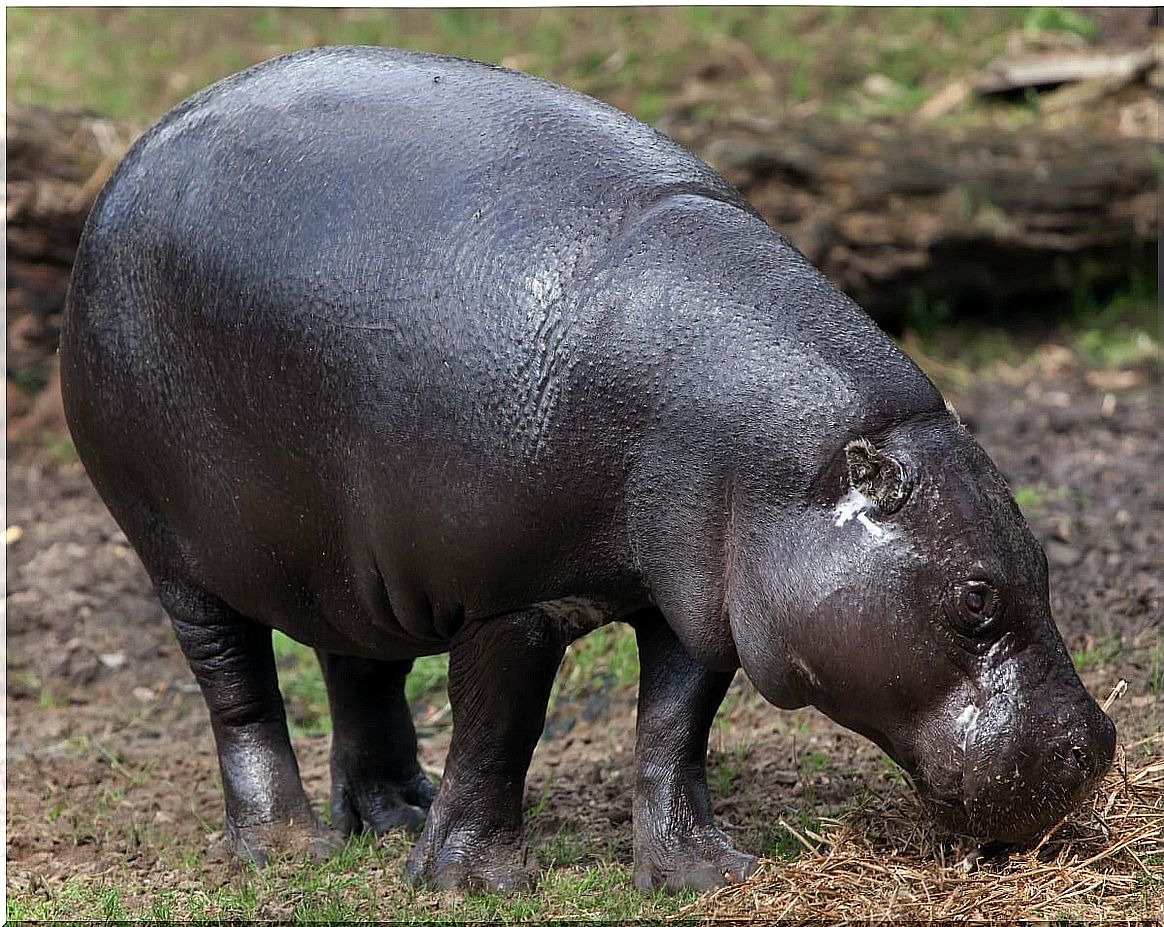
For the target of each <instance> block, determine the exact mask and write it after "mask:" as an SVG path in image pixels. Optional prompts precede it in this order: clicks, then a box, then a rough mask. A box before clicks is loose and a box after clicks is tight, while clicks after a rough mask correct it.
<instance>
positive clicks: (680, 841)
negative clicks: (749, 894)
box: [632, 611, 757, 891]
mask: <svg viewBox="0 0 1164 927" xmlns="http://www.w3.org/2000/svg"><path fill="white" fill-rule="evenodd" d="M632 624H633V625H634V628H635V634H636V637H637V640H638V646H639V666H640V679H639V710H638V723H637V732H636V745H635V761H636V765H637V768H636V772H635V793H634V860H635V865H634V881H635V887H636V888H638V889H639V890H640V891H651V890H653V889H656V888H660V887H662V888H665V889H667V890H668V891H678V890H680V889H684V888H693V889H695V890H696V891H710V890H711V889H715V888H719V887H721V886H723V885H724V884H725V883H727V882H728V881H743V880H744V879H746V878H747V877H748V876H750V875H751V874H752V873H753V872H755V870H756V866H757V860H756V858H755V857H754V856H749V855H747V854H745V853H741V852H739V851H737V850H736V849H735V848H734V847H733V846H732V844H731V841H729V840H728V838H727V837H725V836H724V834H723V833H722V832H721V831H720V830H718V829H717V828H716V827H715V825H714V823H713V822H712V816H711V799H710V796H709V795H708V791H707V769H706V762H707V737H708V732H709V731H710V729H711V722H712V720H713V719H714V718H715V713H716V711H717V710H718V708H719V706H720V703H721V702H722V701H723V698H724V695H726V694H727V689H728V686H729V685H730V683H731V680H732V674H731V673H715V672H712V671H710V670H707V669H704V668H703V667H702V666H700V665H699V664H698V663H697V662H696V661H695V660H694V659H693V658H692V657H691V655H690V654H689V653H688V652H687V650H686V649H685V648H684V647H683V645H682V644H681V643H680V642H679V639H678V638H677V637H676V636H675V634H674V632H673V631H672V630H671V628H670V627H669V626H668V625H667V623H666V621H665V620H664V618H663V616H662V615H661V614H659V613H658V612H654V611H653V612H650V613H647V614H644V615H639V616H636V618H635V620H633V621H632Z"/></svg>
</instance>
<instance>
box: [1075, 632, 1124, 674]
mask: <svg viewBox="0 0 1164 927" xmlns="http://www.w3.org/2000/svg"><path fill="white" fill-rule="evenodd" d="M1123 651H1124V645H1123V641H1122V640H1121V639H1120V637H1119V635H1118V634H1110V635H1107V636H1106V637H1101V638H1097V639H1096V640H1094V641H1090V642H1089V643H1088V645H1087V646H1086V647H1085V648H1083V649H1082V650H1076V651H1075V652H1074V653H1072V654H1071V662H1072V663H1074V664H1075V669H1077V670H1080V671H1082V670H1086V669H1093V668H1095V667H1099V666H1109V665H1111V664H1112V663H1115V662H1116V660H1118V659H1119V658H1120V655H1121V654H1122V653H1123Z"/></svg>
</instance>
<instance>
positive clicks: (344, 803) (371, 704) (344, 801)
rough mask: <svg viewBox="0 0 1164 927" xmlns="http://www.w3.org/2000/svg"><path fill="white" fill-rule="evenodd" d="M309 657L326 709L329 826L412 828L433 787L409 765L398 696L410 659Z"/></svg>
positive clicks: (407, 730) (412, 755) (408, 722)
mask: <svg viewBox="0 0 1164 927" xmlns="http://www.w3.org/2000/svg"><path fill="white" fill-rule="evenodd" d="M317 655H318V657H319V664H320V666H321V667H322V669H323V678H324V681H325V682H326V684H327V695H328V702H329V704H330V706H331V724H332V739H331V824H332V826H333V827H335V828H337V829H338V830H340V831H342V832H343V833H345V834H353V833H356V834H358V833H361V832H362V831H363V830H364V829H365V828H368V829H370V830H371V831H372V832H373V833H376V834H382V833H384V832H386V831H388V830H392V829H393V828H404V829H406V830H413V831H417V830H420V828H421V826H422V825H423V824H424V820H425V812H426V811H427V810H428V807H429V806H430V805H431V804H432V800H433V797H434V796H435V794H436V790H435V789H434V788H433V786H432V784H431V783H430V782H429V781H428V779H427V778H425V775H424V773H423V772H422V771H421V769H420V765H419V764H418V763H417V759H416V730H415V728H414V727H413V724H412V712H411V711H410V710H409V707H408V702H407V700H406V699H405V697H404V680H405V678H406V677H407V676H408V672H409V670H411V669H412V661H411V660H401V661H382V660H369V659H364V658H361V657H348V656H340V655H337V654H329V653H324V652H322V651H319V652H318V653H317Z"/></svg>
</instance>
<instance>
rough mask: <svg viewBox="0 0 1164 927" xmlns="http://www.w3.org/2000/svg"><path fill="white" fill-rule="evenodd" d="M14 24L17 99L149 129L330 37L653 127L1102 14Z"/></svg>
mask: <svg viewBox="0 0 1164 927" xmlns="http://www.w3.org/2000/svg"><path fill="white" fill-rule="evenodd" d="M7 25H8V29H7V51H8V64H9V67H8V96H9V99H10V100H12V101H14V102H17V103H35V104H40V105H45V106H52V107H67V108H73V109H76V108H81V109H90V110H95V111H98V112H101V113H104V114H106V115H109V116H112V117H114V118H122V119H131V120H137V121H140V122H143V123H144V122H151V121H153V120H154V119H156V118H157V117H158V116H160V115H161V114H162V113H163V112H164V111H165V110H167V109H169V108H170V107H171V106H173V105H174V104H175V103H177V102H178V101H180V100H181V99H183V98H185V97H186V96H188V95H189V94H190V93H192V92H193V91H195V90H197V89H199V88H200V87H203V86H205V85H206V84H208V83H211V82H212V81H214V80H217V79H219V78H221V77H224V76H226V75H227V74H229V73H232V72H233V71H236V70H238V69H240V68H242V67H244V66H246V65H249V64H253V63H255V62H258V61H261V60H264V59H266V58H270V57H273V56H275V55H277V54H280V53H283V52H287V51H291V50H294V49H298V48H304V47H309V46H313V45H327V44H356V45H389V46H395V47H400V48H412V49H421V50H426V51H432V52H439V53H443V54H452V55H459V56H463V57H468V58H476V59H479V60H484V61H491V62H497V63H504V64H506V65H509V66H512V67H516V68H518V69H521V70H525V71H528V72H530V73H533V74H536V75H538V76H541V77H546V78H549V79H551V80H556V81H559V82H561V83H566V84H569V85H571V86H574V87H577V88H578V89H580V90H583V91H585V92H588V93H591V94H593V95H595V96H598V97H601V98H604V99H609V100H610V101H611V102H614V103H615V104H616V105H618V106H621V107H622V108H624V109H626V110H628V111H631V112H634V113H635V114H636V115H638V116H640V117H643V118H646V119H648V120H650V119H652V118H657V117H658V116H659V115H661V113H662V112H663V111H665V109H666V108H667V106H668V105H669V102H670V100H671V99H672V98H673V97H675V96H677V95H679V94H680V93H681V92H682V91H683V90H684V89H685V88H686V87H688V86H690V82H691V81H692V79H702V77H701V75H706V74H713V75H714V80H715V81H716V82H717V83H718V84H720V85H722V86H723V87H724V88H725V90H726V91H727V92H726V94H725V99H750V100H753V101H754V102H755V104H756V106H757V107H758V108H771V107H772V106H773V105H784V104H786V103H787V102H803V101H806V100H809V99H818V100H821V101H823V102H824V103H825V104H826V107H833V108H834V109H835V110H836V111H837V112H840V113H842V114H843V113H853V112H854V110H853V106H852V97H853V94H854V93H858V94H859V93H860V88H861V86H862V84H863V82H864V80H865V79H866V78H867V77H868V76H869V75H870V74H883V75H885V76H887V77H889V78H890V79H891V80H893V81H894V82H895V84H897V85H898V86H900V87H901V92H900V93H899V94H896V95H894V97H893V99H890V100H887V101H883V103H882V104H878V105H879V106H883V107H887V108H889V109H910V108H912V107H914V106H916V105H917V104H918V103H920V102H921V101H922V100H924V99H925V98H926V97H927V96H928V94H929V93H930V92H933V91H934V90H937V89H940V88H941V87H942V86H944V85H945V84H946V83H948V81H949V80H950V79H951V75H952V74H953V73H954V72H955V71H964V70H965V69H967V68H973V67H979V66H981V65H984V64H985V63H986V62H987V61H989V60H990V59H991V58H993V57H994V56H995V55H996V54H998V53H999V52H1000V51H1002V50H1003V49H1004V48H1005V44H1006V37H1007V35H1008V34H1009V33H1011V32H1013V31H1014V30H1016V29H1019V28H1024V27H1026V28H1029V29H1037V30H1040V31H1048V30H1050V31H1066V32H1074V33H1076V34H1087V33H1088V32H1089V30H1090V29H1092V26H1093V21H1092V20H1091V19H1090V18H1089V17H1087V16H1085V15H1083V14H1081V13H1077V12H1074V11H1070V10H1024V9H969V8H967V9H925V8H884V9H858V8H844V7H836V8H829V7H763V6H760V7H655V8H641V9H635V8H577V7H574V8H570V7H553V8H545V9H537V8H531V9H344V10H333V9H286V8H277V7H267V8H157V7H154V8H149V7H137V8H115V7H114V8H90V9H78V8H73V9H43V8H27V7H25V8H19V7H17V8H11V9H9V10H8V12H7ZM741 49H743V50H744V51H741ZM758 69H759V70H762V72H763V74H761V75H760V78H761V79H760V80H759V81H757V79H756V78H757V75H758V73H759V70H758ZM927 88H928V89H927ZM856 115H857V116H858V118H864V116H865V115H867V114H862V113H860V112H859V111H857V112H856Z"/></svg>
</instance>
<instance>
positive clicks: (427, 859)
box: [404, 834, 537, 895]
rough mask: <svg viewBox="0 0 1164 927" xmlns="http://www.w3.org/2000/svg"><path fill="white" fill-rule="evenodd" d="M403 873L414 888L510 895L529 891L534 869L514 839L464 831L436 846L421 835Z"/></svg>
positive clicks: (535, 873) (533, 877)
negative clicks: (494, 839)
mask: <svg viewBox="0 0 1164 927" xmlns="http://www.w3.org/2000/svg"><path fill="white" fill-rule="evenodd" d="M426 836H427V835H426ZM404 875H405V878H407V880H408V881H409V883H410V884H412V885H413V886H416V887H420V886H422V885H424V886H428V887H429V888H435V889H440V890H443V891H459V892H470V893H475V892H494V893H496V894H499V895H513V894H516V893H517V892H528V891H532V890H533V887H534V882H535V881H536V880H537V869H536V868H535V867H534V866H532V865H530V864H529V863H528V861H527V859H526V854H525V851H524V850H523V848H522V846H521V844H520V842H518V841H506V842H503V843H497V842H490V841H486V840H482V839H480V835H476V834H474V835H468V834H464V835H460V836H458V837H449V838H448V839H446V840H445V841H444V843H443V844H442V845H440V846H439V847H437V846H435V845H434V844H433V842H431V841H429V840H426V839H425V838H424V837H422V838H421V840H420V842H419V843H418V844H417V845H416V848H415V849H414V850H413V851H412V854H411V855H410V856H409V857H408V862H407V863H405V865H404Z"/></svg>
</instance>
